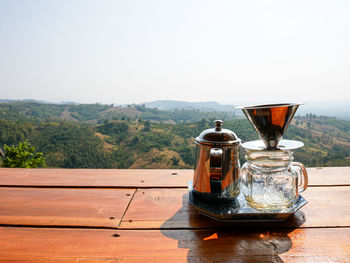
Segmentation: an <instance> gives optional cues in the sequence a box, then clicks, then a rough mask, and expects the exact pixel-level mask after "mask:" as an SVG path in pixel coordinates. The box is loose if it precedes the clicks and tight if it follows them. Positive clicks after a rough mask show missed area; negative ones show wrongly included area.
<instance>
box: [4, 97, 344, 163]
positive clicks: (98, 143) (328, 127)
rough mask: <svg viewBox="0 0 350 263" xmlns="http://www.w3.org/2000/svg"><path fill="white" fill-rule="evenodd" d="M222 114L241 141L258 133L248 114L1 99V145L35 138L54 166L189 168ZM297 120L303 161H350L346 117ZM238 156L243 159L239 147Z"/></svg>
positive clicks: (294, 133) (298, 156)
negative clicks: (204, 134) (198, 143)
mask: <svg viewBox="0 0 350 263" xmlns="http://www.w3.org/2000/svg"><path fill="white" fill-rule="evenodd" d="M136 117H137V119H136ZM62 118H63V119H62ZM72 118H74V119H75V121H74V122H73V121H69V120H74V119H72ZM217 118H223V119H224V125H223V127H224V128H226V129H230V130H232V131H234V132H235V133H236V135H237V136H238V137H239V138H240V139H241V140H242V142H246V141H251V140H257V139H258V138H259V137H258V135H257V133H256V132H255V131H254V129H253V127H252V126H251V124H250V123H249V122H248V121H247V119H245V118H242V119H238V118H235V117H234V116H233V114H229V113H220V112H211V113H205V112H198V111H195V110H194V111H193V110H174V111H160V110H158V109H149V108H146V107H145V106H144V105H141V106H140V105H128V107H112V105H100V104H91V105H53V104H38V103H33V102H21V103H0V145H4V144H7V145H16V144H19V142H22V141H25V140H26V139H27V138H30V142H31V144H32V145H33V147H35V148H36V149H40V151H41V152H43V153H44V155H45V162H46V164H47V166H49V167H62V168H130V167H132V168H144V167H147V168H152V167H162V168H166V167H167V168H191V167H193V164H194V158H195V147H196V146H195V144H194V140H195V137H196V136H198V135H199V134H200V133H201V132H202V131H204V130H205V129H208V128H210V127H213V121H214V120H215V119H217ZM121 119H124V120H121ZM127 119H129V120H128V121H127ZM294 121H295V125H294V124H293V123H294V122H293V123H292V124H291V125H290V126H289V128H288V130H287V133H286V134H285V135H284V138H285V139H292V140H299V141H302V142H304V143H305V147H303V148H301V149H298V150H296V151H295V152H294V157H295V160H296V161H300V162H302V163H304V164H305V165H306V166H339V165H341V166H346V165H350V147H349V146H350V122H349V121H344V120H339V119H336V118H330V117H325V116H316V115H314V114H308V115H307V116H304V117H301V116H297V117H295V119H294ZM240 161H241V163H243V162H245V159H244V151H243V150H242V149H241V150H240ZM152 165H154V166H152Z"/></svg>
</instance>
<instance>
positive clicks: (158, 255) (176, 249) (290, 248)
mask: <svg viewBox="0 0 350 263" xmlns="http://www.w3.org/2000/svg"><path fill="white" fill-rule="evenodd" d="M0 248H1V249H0V261H19V262H24V261H26V262H28V261H30V262H155V263H156V262H284V261H286V262H303V263H305V262H349V261H350V256H349V255H350V229H348V228H345V229H339V228H331V229H329V228H322V229H294V230H293V229H284V230H275V231H266V230H260V231H259V230H255V231H242V230H238V229H233V230H232V229H231V230H223V231H217V230H205V231H204V230H197V231H194V230H162V231H160V230H143V231H140V230H136V231H122V230H117V231H113V230H101V229H99V230H96V229H95V230H94V229H45V228H16V227H1V228H0Z"/></svg>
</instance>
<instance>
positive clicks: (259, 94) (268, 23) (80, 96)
mask: <svg viewBox="0 0 350 263" xmlns="http://www.w3.org/2000/svg"><path fill="white" fill-rule="evenodd" d="M349 14H350V1H349V0H343V1H340V0H339V1H338V0H329V1H322V0H313V1H308V0H300V1H298V0H293V1H283V0H276V1H267V0H266V1H265V0H257V1H242V0H240V1H234V0H227V1H220V0H216V1H214V0H213V1H204V0H198V1H191V0H172V1H168V0H159V1H158V0H139V1H134V0H124V1H117V0H111V1H102V0H96V1H87V0H81V1H78V0H57V1H56V0H41V1H39V0H21V1H20V0H0V91H1V95H0V98H3V99H4V98H10V99H25V98H32V99H41V100H48V101H55V102H59V101H77V102H85V103H94V102H102V103H112V102H113V103H140V102H145V101H151V100H157V99H172V100H186V101H212V100H215V101H218V102H221V103H237V102H238V103H239V102H241V101H242V102H243V101H244V102H247V101H248V102H249V101H254V102H255V101H264V102H267V101H271V102H272V101H281V102H286V101H288V102H289V101H308V100H343V99H349V98H350V15H349Z"/></svg>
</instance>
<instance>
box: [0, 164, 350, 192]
mask: <svg viewBox="0 0 350 263" xmlns="http://www.w3.org/2000/svg"><path fill="white" fill-rule="evenodd" d="M307 171H308V173H309V185H310V186H319V185H322V186H326V185H350V167H327V168H308V169H307ZM192 177H193V170H190V169H187V170H179V169H178V170H171V169H163V170H162V169H158V170H156V169H152V170H146V169H144V170H132V169H124V170H123V169H17V168H0V186H43V187H45V186H56V187H126V188H139V187H187V183H188V181H189V180H192Z"/></svg>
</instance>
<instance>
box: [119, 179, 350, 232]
mask: <svg viewBox="0 0 350 263" xmlns="http://www.w3.org/2000/svg"><path fill="white" fill-rule="evenodd" d="M303 196H304V197H305V198H306V199H307V200H308V204H307V205H306V206H305V207H303V208H302V209H301V211H302V213H300V212H299V213H297V214H296V216H295V218H292V219H291V222H287V224H286V225H284V223H282V224H276V223H273V225H275V227H284V226H285V227H290V224H292V225H300V226H301V227H338V226H350V187H348V186H341V187H312V188H309V189H307V190H306V191H305V192H304V193H303ZM304 221H305V222H304ZM229 225H230V223H218V222H216V221H214V220H211V219H208V218H206V217H204V216H202V215H200V214H198V212H197V211H196V210H195V209H193V207H191V206H190V204H189V201H188V192H187V190H186V189H138V190H137V192H136V194H135V196H134V198H133V200H132V202H131V204H130V206H129V208H128V210H127V212H126V214H125V216H124V218H123V220H122V222H121V225H120V228H121V229H133V228H134V229H135V228H136V229H138V228H144V229H152V228H165V229H169V228H207V227H214V226H215V227H226V226H229ZM231 225H232V224H231ZM241 225H242V224H241ZM245 225H247V226H249V227H250V226H252V225H253V224H245Z"/></svg>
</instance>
